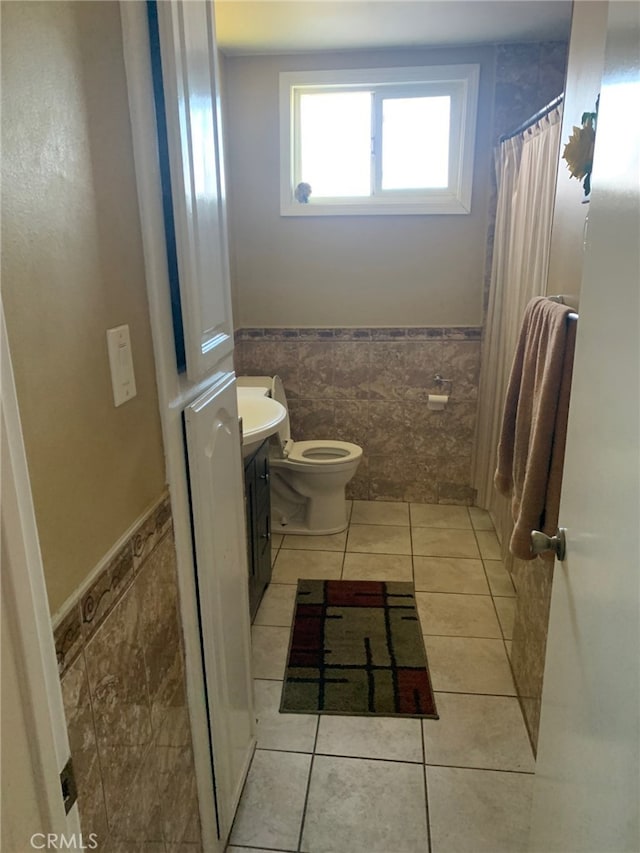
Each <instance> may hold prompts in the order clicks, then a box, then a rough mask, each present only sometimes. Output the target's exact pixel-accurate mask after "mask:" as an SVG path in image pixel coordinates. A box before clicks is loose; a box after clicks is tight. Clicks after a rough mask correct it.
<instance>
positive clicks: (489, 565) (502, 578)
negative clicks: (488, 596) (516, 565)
mask: <svg viewBox="0 0 640 853" xmlns="http://www.w3.org/2000/svg"><path fill="white" fill-rule="evenodd" d="M483 562H484V568H485V570H486V572H487V577H488V578H489V587H490V589H491V592H492V594H493V595H504V596H507V597H509V596H515V594H516V589H515V587H514V585H513V582H512V580H511V575H510V574H509V572H508V571H507V570H506V569H505V567H504V563H503V562H502V560H483Z"/></svg>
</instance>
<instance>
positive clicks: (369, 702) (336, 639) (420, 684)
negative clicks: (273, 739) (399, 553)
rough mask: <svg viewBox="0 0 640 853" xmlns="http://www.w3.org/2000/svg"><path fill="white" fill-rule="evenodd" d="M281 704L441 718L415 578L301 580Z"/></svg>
mask: <svg viewBox="0 0 640 853" xmlns="http://www.w3.org/2000/svg"><path fill="white" fill-rule="evenodd" d="M280 710H281V711H285V712H290V713H299V714H318V713H320V714H359V715H362V716H369V715H380V716H383V717H431V718H433V719H438V714H437V711H436V706H435V701H434V698H433V691H432V689H431V681H430V678H429V672H428V670H427V656H426V654H425V650H424V643H423V640H422V632H421V629H420V622H419V621H418V613H417V611H416V602H415V596H414V590H413V584H411V583H399V582H394V583H391V582H386V583H385V582H382V581H320V580H300V581H298V591H297V595H296V611H295V616H294V620H293V627H292V629H291V640H290V644H289V657H288V660H287V669H286V673H285V681H284V686H283V689H282V703H281V706H280Z"/></svg>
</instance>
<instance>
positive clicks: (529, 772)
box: [426, 761, 536, 776]
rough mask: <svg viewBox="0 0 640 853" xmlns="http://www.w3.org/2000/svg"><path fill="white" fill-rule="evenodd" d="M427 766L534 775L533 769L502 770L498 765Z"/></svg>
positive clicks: (437, 764)
mask: <svg viewBox="0 0 640 853" xmlns="http://www.w3.org/2000/svg"><path fill="white" fill-rule="evenodd" d="M426 766H427V767H448V768H450V769H451V770H478V771H479V772H480V773H513V774H514V775H515V776H535V774H536V771H535V770H504V769H502V768H499V767H470V766H469V765H468V764H440V763H438V762H435V761H434V762H432V763H431V764H427V765H426Z"/></svg>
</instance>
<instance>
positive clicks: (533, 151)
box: [474, 107, 562, 550]
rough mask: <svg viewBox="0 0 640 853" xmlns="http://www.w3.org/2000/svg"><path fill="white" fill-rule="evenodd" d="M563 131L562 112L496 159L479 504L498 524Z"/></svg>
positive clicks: (543, 274) (544, 268) (542, 288)
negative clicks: (511, 394) (516, 368)
mask: <svg viewBox="0 0 640 853" xmlns="http://www.w3.org/2000/svg"><path fill="white" fill-rule="evenodd" d="M561 128H562V116H561V107H559V108H556V109H554V110H552V112H550V113H549V114H548V115H546V116H545V117H544V118H542V119H540V121H538V122H537V123H536V124H535V125H534V126H532V127H530V128H528V129H527V130H526V131H524V133H520V134H518V135H517V136H513V137H511V138H508V139H505V140H504V141H503V142H501V144H500V147H499V149H498V150H497V152H496V176H497V182H498V201H497V209H496V226H495V238H494V251H493V265H492V270H491V286H490V291H489V305H488V310H487V318H486V324H485V331H484V338H483V345H482V368H481V373H480V388H479V394H480V397H479V399H480V402H479V408H478V429H477V435H476V442H475V460H474V485H475V488H476V489H477V490H478V497H477V504H478V506H481V507H484V508H485V509H489V510H492V511H493V513H494V517H495V516H496V515H497V516H504V515H505V514H506V507H505V504H506V502H505V499H504V498H500V496H499V495H497V493H495V491H494V488H493V475H494V472H495V470H496V451H497V446H498V438H499V432H500V423H501V419H502V409H503V406H504V398H505V393H506V387H507V381H508V379H509V372H510V370H511V361H512V359H513V354H514V352H515V348H516V342H517V338H518V333H519V331H520V325H521V322H522V316H523V314H524V309H525V306H526V305H527V303H528V302H529V300H530V299H531V298H532V297H534V296H542V295H544V294H545V293H546V284H547V272H548V267H549V247H550V242H551V223H552V218H553V205H554V199H555V189H556V176H557V170H558V159H559V147H560V133H561ZM495 520H496V521H497V522H498V523H497V524H496V529H497V530H498V533H499V536H500V538H501V540H502V542H503V543H504V541H505V538H506V540H507V541H508V538H509V536H508V535H507V534H510V531H509V530H501V529H500V528H501V527H503V526H504V524H502V523H500V522H501V521H502V519H498V518H496V519H495ZM509 522H510V519H505V523H506V524H507V525H508V524H509ZM501 534H502V535H501ZM503 550H504V547H503Z"/></svg>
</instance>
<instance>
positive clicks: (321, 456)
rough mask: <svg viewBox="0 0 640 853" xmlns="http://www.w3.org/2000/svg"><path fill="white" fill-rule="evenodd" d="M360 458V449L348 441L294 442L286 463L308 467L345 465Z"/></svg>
mask: <svg viewBox="0 0 640 853" xmlns="http://www.w3.org/2000/svg"><path fill="white" fill-rule="evenodd" d="M361 456H362V448H361V447H358V445H357V444H351V442H349V441H321V440H318V439H316V440H315V441H294V442H293V443H292V445H291V448H290V450H289V453H288V454H287V457H286V458H287V461H288V462H294V463H297V464H299V465H305V466H309V467H316V466H318V467H327V466H329V465H346V464H348V463H350V462H353V461H354V460H356V459H360V457H361Z"/></svg>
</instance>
